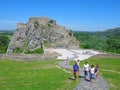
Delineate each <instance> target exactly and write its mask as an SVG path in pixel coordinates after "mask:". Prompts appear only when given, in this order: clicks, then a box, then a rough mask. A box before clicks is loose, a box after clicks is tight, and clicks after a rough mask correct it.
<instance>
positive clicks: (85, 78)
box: [79, 76, 90, 82]
mask: <svg viewBox="0 0 120 90" xmlns="http://www.w3.org/2000/svg"><path fill="white" fill-rule="evenodd" d="M79 78H84V80H85V81H88V82H90V80H89V79H87V78H85V77H84V76H79Z"/></svg>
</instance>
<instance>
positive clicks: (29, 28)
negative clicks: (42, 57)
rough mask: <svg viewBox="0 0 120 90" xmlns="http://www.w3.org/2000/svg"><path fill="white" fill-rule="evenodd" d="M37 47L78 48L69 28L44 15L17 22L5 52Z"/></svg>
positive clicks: (23, 50)
mask: <svg viewBox="0 0 120 90" xmlns="http://www.w3.org/2000/svg"><path fill="white" fill-rule="evenodd" d="M37 47H40V48H43V47H44V48H46V47H66V48H78V47H79V44H78V42H76V41H75V38H74V37H73V33H72V31H71V30H67V29H66V28H65V27H63V26H60V25H58V24H57V23H56V21H55V20H51V19H50V18H46V17H31V18H30V19H29V21H28V22H27V23H26V24H24V23H18V24H17V28H16V30H15V31H14V34H13V37H12V39H11V42H10V43H9V46H8V49H7V53H13V52H15V51H16V50H18V48H19V49H21V51H22V52H25V51H26V50H32V49H35V48H37Z"/></svg>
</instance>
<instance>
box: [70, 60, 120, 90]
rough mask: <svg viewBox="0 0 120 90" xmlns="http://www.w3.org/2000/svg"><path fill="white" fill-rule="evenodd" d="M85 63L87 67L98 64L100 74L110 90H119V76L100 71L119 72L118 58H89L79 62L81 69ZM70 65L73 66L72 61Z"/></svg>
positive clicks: (119, 63)
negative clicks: (87, 64)
mask: <svg viewBox="0 0 120 90" xmlns="http://www.w3.org/2000/svg"><path fill="white" fill-rule="evenodd" d="M85 61H88V63H89V65H92V64H93V65H96V64H99V66H100V69H101V70H100V74H101V75H102V76H103V77H104V78H105V79H106V80H107V81H108V83H109V85H110V90H119V89H120V83H119V82H120V74H119V73H114V72H109V71H104V70H102V69H108V70H113V71H117V72H120V58H89V59H87V60H84V61H81V62H80V66H81V67H83V65H84V63H85ZM70 64H71V65H73V64H74V61H72V62H70Z"/></svg>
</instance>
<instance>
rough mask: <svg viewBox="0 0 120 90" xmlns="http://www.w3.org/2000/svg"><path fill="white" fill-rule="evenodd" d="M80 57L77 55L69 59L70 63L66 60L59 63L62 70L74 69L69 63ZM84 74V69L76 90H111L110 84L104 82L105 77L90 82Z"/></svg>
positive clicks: (81, 70)
mask: <svg viewBox="0 0 120 90" xmlns="http://www.w3.org/2000/svg"><path fill="white" fill-rule="evenodd" d="M76 57H78V56H77V55H76V54H75V53H74V56H73V57H71V58H69V61H68V62H66V61H65V60H64V61H62V62H60V63H59V66H61V67H62V68H69V69H72V66H71V65H69V64H68V63H69V62H70V61H71V60H73V59H74V58H76ZM83 76H84V74H83V69H82V68H81V69H80V78H81V79H80V80H81V81H80V84H78V85H77V86H76V87H75V88H74V90H109V85H108V83H107V82H106V81H105V80H104V78H103V77H101V76H99V77H98V79H97V80H96V81H95V80H92V81H91V82H90V81H89V78H88V79H87V80H86V79H85V78H84V77H83Z"/></svg>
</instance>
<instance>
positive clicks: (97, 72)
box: [95, 64, 99, 80]
mask: <svg viewBox="0 0 120 90" xmlns="http://www.w3.org/2000/svg"><path fill="white" fill-rule="evenodd" d="M98 75H99V65H98V64H97V65H96V67H95V80H97V79H98Z"/></svg>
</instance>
